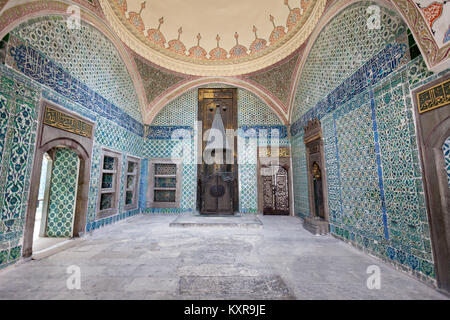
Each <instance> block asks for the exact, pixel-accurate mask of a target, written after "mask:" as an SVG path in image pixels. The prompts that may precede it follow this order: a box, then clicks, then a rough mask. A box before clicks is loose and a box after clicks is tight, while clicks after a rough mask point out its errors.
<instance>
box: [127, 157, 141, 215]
mask: <svg viewBox="0 0 450 320" xmlns="http://www.w3.org/2000/svg"><path fill="white" fill-rule="evenodd" d="M139 167H140V166H139V159H136V158H132V157H128V158H127V166H126V170H127V171H126V180H125V183H126V184H125V210H130V209H136V208H137V202H138V182H139Z"/></svg>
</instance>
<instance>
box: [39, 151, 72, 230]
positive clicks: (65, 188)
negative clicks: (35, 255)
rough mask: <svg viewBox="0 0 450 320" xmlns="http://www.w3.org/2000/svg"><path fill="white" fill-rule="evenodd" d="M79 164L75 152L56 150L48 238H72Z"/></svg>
mask: <svg viewBox="0 0 450 320" xmlns="http://www.w3.org/2000/svg"><path fill="white" fill-rule="evenodd" d="M79 163H80V161H79V159H78V154H77V153H76V152H75V151H74V150H72V149H69V148H57V149H56V150H55V155H54V159H53V164H52V173H51V184H50V191H49V192H50V195H49V200H48V212H47V232H46V233H47V236H48V237H58V238H64V237H71V236H72V229H73V220H74V216H75V206H76V199H77V186H78V174H79V173H78V169H79Z"/></svg>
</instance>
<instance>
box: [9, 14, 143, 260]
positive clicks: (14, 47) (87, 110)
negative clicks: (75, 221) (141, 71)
mask: <svg viewBox="0 0 450 320" xmlns="http://www.w3.org/2000/svg"><path fill="white" fill-rule="evenodd" d="M64 28H65V23H62V22H61V21H60V20H59V19H58V18H48V17H47V18H39V19H32V20H30V21H29V22H27V23H25V24H23V25H19V26H18V27H17V28H16V29H14V30H13V31H12V32H11V36H10V41H9V43H8V50H7V57H6V66H0V79H1V86H0V114H1V117H0V125H1V126H0V148H1V169H0V201H1V207H0V208H1V209H0V212H1V223H0V267H4V266H6V265H9V264H11V263H14V262H15V261H16V260H17V259H18V258H19V257H20V255H21V249H22V247H21V245H22V241H23V232H24V230H23V228H24V221H25V214H26V208H27V201H28V195H29V191H30V174H31V168H32V161H33V157H34V148H35V139H36V138H35V137H36V127H37V115H38V113H39V106H40V100H41V99H42V98H44V99H46V100H49V101H50V102H52V103H55V104H57V105H59V106H61V107H63V108H65V109H67V110H69V111H72V112H75V113H77V114H79V115H81V116H84V117H86V118H88V119H90V120H92V121H93V122H95V123H96V128H95V133H94V145H93V154H92V170H91V179H90V186H89V199H88V213H87V226H86V230H87V231H92V230H94V229H96V228H98V227H101V226H103V225H106V224H109V223H112V222H115V221H118V220H120V219H123V218H125V217H128V216H131V215H133V214H137V213H139V212H140V210H139V209H136V210H131V211H123V202H124V190H123V186H124V183H125V175H124V172H125V165H126V161H125V159H126V156H127V155H133V156H137V157H141V156H142V150H143V132H144V127H143V125H142V123H141V120H140V116H139V117H138V116H137V115H138V114H137V113H136V110H138V104H137V102H136V101H137V100H135V99H136V92H135V90H134V88H133V87H132V82H131V78H130V77H129V75H128V73H127V71H126V68H125V66H124V65H123V64H122V63H121V62H120V60H118V59H120V58H119V56H118V53H117V52H116V51H115V49H114V48H113V47H112V44H110V43H109V42H107V39H106V38H104V37H103V36H101V34H100V33H99V32H98V31H97V30H95V29H94V28H93V27H91V26H89V25H85V24H82V29H81V30H80V31H77V30H70V31H69V30H67V29H64ZM44 31H46V33H45V34H44ZM78 36H81V37H82V38H83V39H84V40H85V41H82V42H77V43H73V40H74V38H77V37H78ZM102 37H103V38H102ZM89 46H90V47H89ZM102 51H106V52H107V54H106V55H105V54H103V55H102V54H101V53H100V52H102ZM92 66H95V68H94V67H92ZM112 84H114V86H113V85H112ZM116 85H119V86H121V88H120V89H117V88H116V89H115V90H111V88H112V87H115V86H116ZM91 86H92V87H91ZM130 86H131V87H130ZM103 94H104V96H103ZM104 147H106V148H110V149H113V150H115V151H118V152H120V153H122V157H123V161H122V163H123V167H122V170H121V192H120V199H121V201H120V206H119V213H118V214H117V215H115V216H112V217H108V218H104V219H101V220H96V219H95V216H96V203H97V195H98V193H97V191H98V182H99V180H98V179H99V162H100V152H101V149H102V148H104ZM66 218H67V217H66ZM50 233H51V232H50ZM55 235H57V234H56V233H55ZM64 235H66V234H65V232H64Z"/></svg>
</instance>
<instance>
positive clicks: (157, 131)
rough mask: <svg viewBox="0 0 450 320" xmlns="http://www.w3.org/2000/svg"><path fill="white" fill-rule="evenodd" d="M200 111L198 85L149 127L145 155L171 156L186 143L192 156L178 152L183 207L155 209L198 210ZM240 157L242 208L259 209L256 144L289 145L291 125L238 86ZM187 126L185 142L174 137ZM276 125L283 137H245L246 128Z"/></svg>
mask: <svg viewBox="0 0 450 320" xmlns="http://www.w3.org/2000/svg"><path fill="white" fill-rule="evenodd" d="M205 87H208V88H222V87H228V86H227V85H223V84H210V85H207V86H205ZM197 111H198V89H197V88H196V89H193V90H190V91H189V92H187V93H185V94H183V95H182V96H181V97H179V98H177V99H176V100H174V101H173V102H171V103H169V104H168V105H167V106H165V107H164V108H163V109H162V110H161V112H160V113H159V114H158V115H157V117H156V118H155V120H154V121H153V123H152V125H151V126H150V127H149V128H148V130H147V134H146V139H145V142H144V156H145V157H147V158H168V157H171V155H172V154H173V153H174V150H176V149H175V148H179V149H178V150H182V146H181V143H185V145H186V146H187V148H186V150H187V152H188V153H189V154H190V156H189V157H184V156H182V155H181V154H180V153H179V152H175V157H179V158H182V159H183V176H182V179H183V181H182V194H181V206H180V209H148V210H147V211H152V212H180V211H195V210H196V201H197V200H196V197H197V190H196V185H197V166H196V164H195V163H196V159H194V155H195V154H196V152H197V151H196V150H197V149H196V148H197V144H196V141H195V140H194V137H196V136H197V128H196V121H197ZM238 127H239V129H240V131H239V137H238V161H239V162H240V165H239V210H240V212H244V213H245V212H256V211H257V199H256V197H255V195H256V194H257V176H256V168H257V165H256V146H257V145H258V144H259V145H263V146H264V145H268V144H270V143H271V142H272V143H277V144H280V145H289V140H288V139H287V129H286V127H285V126H283V125H282V123H281V121H280V120H279V118H278V117H277V116H276V114H275V113H274V112H273V111H272V110H271V109H270V108H269V107H268V106H267V105H266V104H265V103H264V102H262V101H261V100H260V99H259V98H257V97H256V96H254V95H253V94H251V93H249V92H248V91H246V90H243V89H238ZM180 129H181V130H186V134H187V139H184V140H183V142H180V141H174V140H171V139H170V137H171V135H172V133H173V132H174V131H175V130H180ZM271 129H276V130H278V132H279V133H280V139H278V140H277V141H276V142H274V141H273V139H272V140H271V139H269V138H270V137H268V138H266V139H259V140H256V139H255V138H253V137H250V138H248V137H247V138H246V137H244V132H246V131H248V132H253V133H257V132H259V131H262V130H265V131H266V132H267V133H270V130H271Z"/></svg>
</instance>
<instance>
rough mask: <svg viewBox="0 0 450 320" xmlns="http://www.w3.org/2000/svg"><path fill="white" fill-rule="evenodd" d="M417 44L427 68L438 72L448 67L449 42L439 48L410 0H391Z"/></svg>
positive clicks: (449, 65)
mask: <svg viewBox="0 0 450 320" xmlns="http://www.w3.org/2000/svg"><path fill="white" fill-rule="evenodd" d="M391 1H392V3H393V4H394V6H395V8H396V9H397V12H398V13H399V14H400V15H401V17H402V18H403V20H404V21H405V22H406V24H407V25H408V27H409V28H410V29H411V32H412V34H413V36H414V38H415V40H416V43H417V45H418V46H419V49H420V52H421V53H422V55H423V57H424V60H425V63H426V64H427V67H428V69H430V71H434V72H440V71H443V70H445V69H447V68H450V60H449V56H450V43H448V44H447V45H444V46H443V47H442V48H439V46H438V45H437V43H436V41H435V40H434V37H433V35H432V34H431V31H430V29H429V27H428V24H427V22H426V20H425V19H424V18H423V16H422V14H421V13H420V12H419V9H418V8H417V7H416V5H415V4H414V2H413V1H412V0H391Z"/></svg>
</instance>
